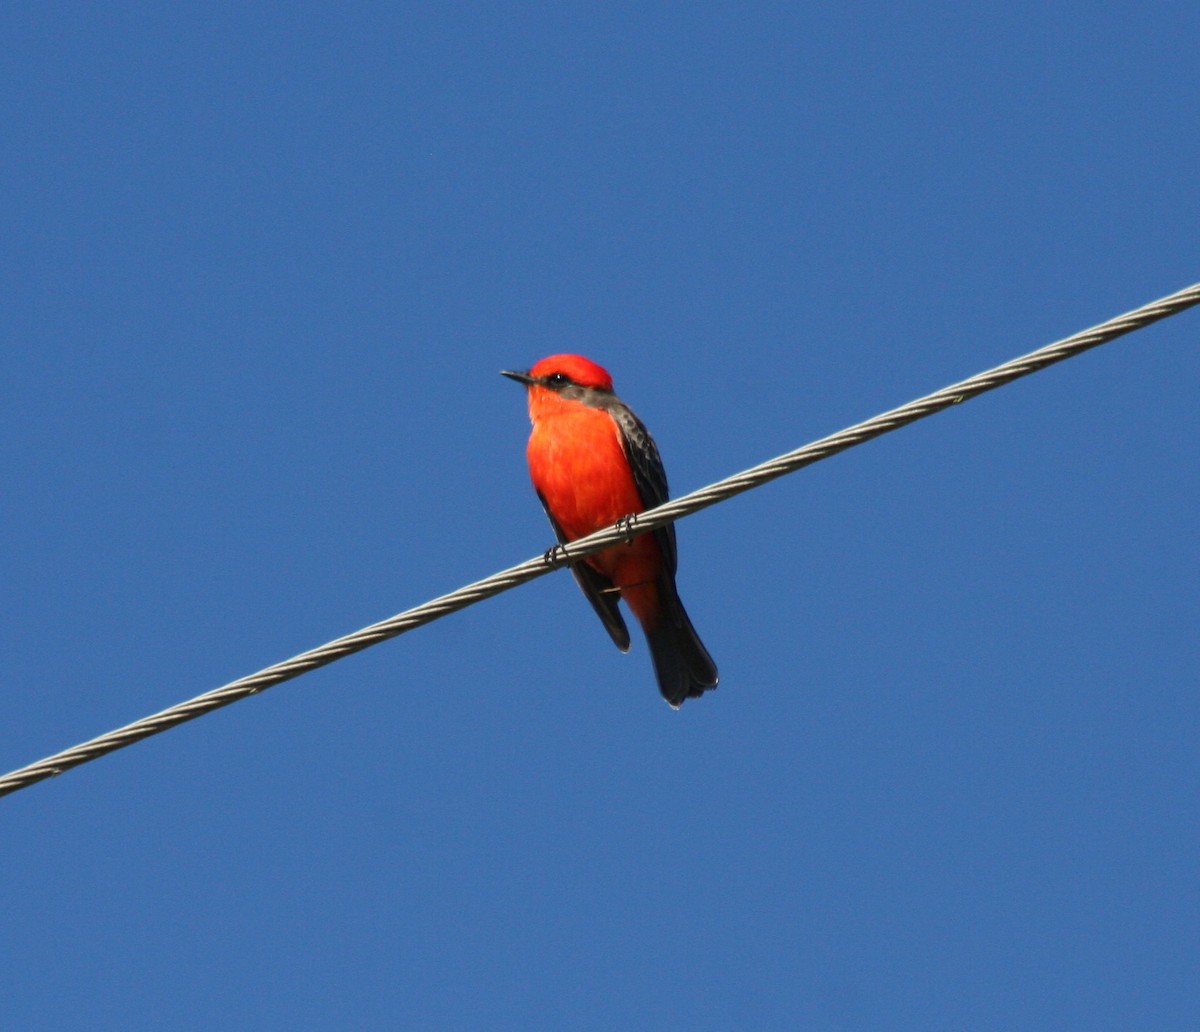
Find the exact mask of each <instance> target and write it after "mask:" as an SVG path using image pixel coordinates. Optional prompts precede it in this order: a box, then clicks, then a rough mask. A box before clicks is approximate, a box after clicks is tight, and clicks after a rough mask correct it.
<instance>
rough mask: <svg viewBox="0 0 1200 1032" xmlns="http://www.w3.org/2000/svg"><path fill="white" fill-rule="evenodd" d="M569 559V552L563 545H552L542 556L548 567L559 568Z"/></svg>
mask: <svg viewBox="0 0 1200 1032" xmlns="http://www.w3.org/2000/svg"><path fill="white" fill-rule="evenodd" d="M566 557H567V550H566V548H565V547H564V546H562V545H551V546H550V547H549V548H547V549H546V551H545V553H544V554H543V555H542V562H544V563H545V564H546V565H547V566H558V565H559V564H560V563H561V562H562V561H563V560H564V559H566Z"/></svg>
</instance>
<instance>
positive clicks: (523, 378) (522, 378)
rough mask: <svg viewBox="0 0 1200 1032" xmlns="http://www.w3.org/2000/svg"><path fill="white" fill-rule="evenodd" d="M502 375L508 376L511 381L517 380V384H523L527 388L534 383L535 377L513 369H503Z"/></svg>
mask: <svg viewBox="0 0 1200 1032" xmlns="http://www.w3.org/2000/svg"><path fill="white" fill-rule="evenodd" d="M500 375H501V376H507V377H508V378H509V379H510V380H516V381H517V383H523V384H525V386H526V387H528V386H529V385H530V384H531V383H533V382H534V379H533V377H532V376H530V375H529V374H528V373H522V372H517V371H515V370H512V369H501V370H500Z"/></svg>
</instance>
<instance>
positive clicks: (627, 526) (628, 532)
mask: <svg viewBox="0 0 1200 1032" xmlns="http://www.w3.org/2000/svg"><path fill="white" fill-rule="evenodd" d="M636 525H637V513H636V512H627V513H626V514H625V515H624V516H622V517H621V518H620V519H619V520H617V522H616V524H615V526H616V528H617V530H619V531H620V532H621V533H622V534H623V535H624V536H625V544H627V545H628V544H632V543H633V528H634V527H635V526H636Z"/></svg>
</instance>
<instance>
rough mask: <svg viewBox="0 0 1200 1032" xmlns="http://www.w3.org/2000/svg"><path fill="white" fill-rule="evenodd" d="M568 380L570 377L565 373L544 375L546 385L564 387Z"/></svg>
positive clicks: (569, 380)
mask: <svg viewBox="0 0 1200 1032" xmlns="http://www.w3.org/2000/svg"><path fill="white" fill-rule="evenodd" d="M570 382H571V379H570V377H568V376H567V375H566V374H565V373H551V374H550V375H549V376H547V377H546V386H547V387H565V386H566V385H567V384H569V383H570Z"/></svg>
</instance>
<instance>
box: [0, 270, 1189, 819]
mask: <svg viewBox="0 0 1200 1032" xmlns="http://www.w3.org/2000/svg"><path fill="white" fill-rule="evenodd" d="M1196 304H1200V283H1196V284H1193V285H1192V286H1190V287H1186V288H1184V289H1183V290H1180V291H1178V292H1176V293H1174V294H1170V295H1168V296H1167V297H1164V298H1160V299H1159V300H1157V301H1152V302H1150V303H1149V304H1146V305H1143V306H1142V307H1140V308H1136V309H1134V310H1133V311H1131V312H1126V313H1125V314H1124V315H1119V316H1117V317H1115V318H1113V319H1109V320H1108V321H1107V322H1103V323H1100V324H1099V325H1097V326H1093V327H1091V328H1090V329H1086V330H1082V331H1080V332H1079V333H1075V334H1072V335H1071V336H1070V337H1065V338H1064V339H1062V340H1060V341H1056V342H1055V343H1053V344H1047V345H1046V346H1045V347H1042V348H1039V349H1038V350H1037V351H1032V352H1030V353H1029V354H1027V355H1022V356H1020V357H1019V358H1014V359H1012V360H1010V361H1008V362H1005V363H1004V364H1003V365H998V366H996V367H995V368H994V369H988V370H986V371H984V372H982V373H977V374H976V375H975V376H971V377H968V378H967V379H966V380H962V381H960V382H959V383H955V384H951V385H950V386H949V387H943V388H942V389H941V390H939V391H934V392H933V393H932V394H927V395H925V396H924V397H922V398H918V399H916V400H915V401H910V402H909V403H908V404H907V405H901V406H899V407H898V408H894V409H891V410H890V411H888V412H884V413H881V414H880V415H878V416H874V417H873V418H871V419H867V420H865V421H863V422H861V423H856V424H855V425H854V426H850V427H847V428H846V429H844V430H839V431H838V432H837V433H834V434H830V435H829V436H827V437H822V438H821V439H820V440H817V441H813V442H812V443H811V444H806V445H804V446H803V447H801V448H797V449H795V450H794V451H790V452H787V453H786V454H783V455H779V456H777V457H776V458H773V459H769V460H768V461H766V462H763V463H760V464H759V465H757V466H753V467H751V468H750V469H747V470H744V471H743V472H741V473H735V474H734V475H733V476H730V477H726V478H725V479H724V480H720V481H718V482H717V483H715V484H710V485H708V486H707V487H702V488H700V489H699V490H696V491H693V492H691V493H690V494H686V495H682V496H680V497H679V498H676V499H674V500H672V501H669V502H666V503H664V504H663V505H660V506H658V507H657V508H654V509H648V510H646V511H645V512H643V513H640V514H638V515H637V516H636V517H632V518H629V519H626V520H622V521H621V522H620V523H618V524H617V525H615V526H613V527H607V528H605V529H604V530H599V531H597V532H596V533H594V534H590V535H588V536H587V537H585V538H580V539H579V540H577V541H573V542H571V544H570V546H563V545H556V546H554V547H553V548H552V549H551V550H550V551H549V552H547V553H546V555H544V556H541V557H538V558H535V559H528V560H526V561H525V562H523V563H521V564H519V565H517V566H512V567H509V568H508V569H507V570H501V571H500V572H499V573H495V574H493V575H492V576H490V577H485V578H484V579H483V580H480V581H475V583H473V584H468V585H466V586H465V587H462V588H459V589H458V590H457V591H452V592H450V593H449V594H447V595H442V596H440V597H438V598H435V599H431V600H430V601H428V602H425V603H423V604H422V605H419V606H416V607H415V608H413V609H408V610H405V611H404V612H402V613H398V614H397V615H395V616H393V617H390V618H388V619H387V620H381V621H380V622H379V623H375V624H371V625H370V626H369V627H364V628H363V629H362V630H359V631H355V632H354V633H353V634H347V635H345V636H344V637H341V638H337V639H335V640H333V641H331V642H328V643H326V644H324V645H321V646H319V647H317V648H315V649H310V650H309V651H307V652H302V653H301V654H300V655H298V656H293V657H292V658H291V659H287V660H284V661H283V662H282V663H276V664H274V665H273V666H269V667H266V668H265V669H263V670H259V671H258V672H257V673H254V674H250V675H249V676H247V677H242V678H239V679H238V680H236V681H231V682H230V683H229V684H226V685H223V686H222V687H220V688H214V689H213V690H212V691H209V692H205V693H204V694H203V695H198V696H196V697H195V698H194V699H189V700H187V701H186V702H181V703H179V704H177V705H175V706H172V707H170V708H169V709H165V710H162V711H161V712H159V713H155V714H152V715H151V716H148V717H143V718H142V719H141V720H137V721H134V722H133V723H132V724H126V725H125V726H124V727H120V728H117V729H116V730H114V731H109V732H108V733H107V734H103V735H100V736H99V737H98V738H93V739H91V740H90V741H87V742H83V743H81V744H79V745H76V746H73V747H72V748H70V749H65V750H63V751H62V752H59V753H55V754H54V755H53V756H48V757H46V758H45V759H42V760H38V761H37V762H36V763H31V764H29V765H28V766H25V767H21V768H19V769H17V770H14V771H12V772H11V773H9V774H6V775H4V776H3V777H0V796H5V795H8V794H10V793H12V792H16V791H18V790H20V789H22V788H27V787H28V786H30V785H33V784H36V783H37V782H39V781H42V780H44V779H46V778H50V777H54V776H55V775H57V774H61V773H62V772H63V771H65V770H69V769H70V768H71V767H77V766H79V765H80V764H82V763H88V762H90V761H92V760H95V759H98V758H99V757H101V756H104V755H105V754H107V753H110V752H114V751H115V750H117V749H122V748H124V747H125V746H127V745H132V744H133V743H134V742H137V741H140V740H141V739H143V738H149V737H150V736H151V735H156V734H158V733H160V732H162V731H166V730H168V729H169V728H172V727H175V726H176V725H178V724H183V723H185V722H186V721H189V720H193V719H195V718H196V717H199V716H203V715H204V714H205V713H210V712H211V711H213V710H215V709H220V708H221V707H222V706H228V705H229V704H230V703H233V702H237V701H238V700H239V699H244V698H246V697H248V696H250V695H255V694H257V693H258V692H261V691H265V690H266V689H267V688H270V687H272V686H274V685H277V684H281V683H282V682H284V681H289V680H291V679H292V678H294V677H299V676H300V675H301V674H304V673H307V672H308V671H310V670H316V669H317V668H319V667H323V666H326V665H327V664H329V663H332V662H334V661H335V660H338V659H342V658H343V657H345V656H349V655H352V654H354V653H355V652H361V651H362V650H363V649H366V648H369V647H370V646H372V645H377V644H379V643H380V642H383V641H387V640H388V639H389V638H395V637H396V636H397V635H400V634H403V633H404V632H405V631H411V630H413V629H414V628H416V627H420V626H422V625H423V624H427V623H430V622H432V621H433V620H437V619H439V618H441V617H443V616H447V615H448V614H450V613H454V612H457V611H458V610H460V609H465V608H466V607H467V606H470V605H474V604H475V603H476V602H481V601H483V600H484V599H487V598H491V597H492V596H493V595H498V594H500V592H502V591H507V590H509V589H510V588H515V587H517V586H518V585H520V584H524V583H526V582H527V581H531V580H534V579H535V578H537V577H541V576H543V575H545V574H547V573H549V572H550V571H551V570H554V569H558V568H561V567H562V566H566V565H571V564H573V563H576V562H579V561H580V560H581V559H584V558H586V557H587V556H589V555H592V554H594V553H596V552H599V551H601V550H602V549H604V548H607V547H608V546H610V545H614V544H617V543H618V542H620V541H625V540H628V539H629V538H630V537H631V536H632V534H633V533H644V532H646V531H650V530H654V529H656V528H658V527H661V526H664V525H665V524H667V523H670V522H672V521H674V520H677V519H680V518H682V517H683V516H688V515H690V514H691V513H694V512H698V511H699V510H701V509H705V508H707V507H708V506H710V505H715V504H717V503H718V502H721V501H724V500H726V499H728V498H732V497H733V496H734V495H738V494H741V493H742V492H743V491H749V490H751V489H752V488H755V487H759V486H761V485H762V484H765V483H767V482H769V481H771V480H775V479H776V478H778V477H782V476H784V475H786V474H788V473H794V472H795V471H796V470H798V469H803V468H804V467H805V466H808V465H811V464H812V463H814V462H819V461H820V460H821V459H826V458H829V457H830V456H831V455H836V454H837V453H838V452H841V451H845V450H846V449H847V448H853V447H854V446H855V445H858V444H862V443H864V442H866V441H869V440H871V439H872V438H875V437H879V436H881V435H883V434H886V433H890V432H891V431H892V430H896V429H899V428H900V427H902V426H907V425H908V424H909V423H912V422H915V421H916V420H918V419H924V418H925V417H926V416H931V415H933V414H934V413H936V412H941V411H942V410H943V409H946V408H949V407H951V406H952V405H957V404H960V403H961V402H963V401H966V400H968V399H969V398H973V397H975V396H977V395H979V394H983V393H985V392H986V391H990V390H995V389H996V388H997V387H1002V386H1004V385H1005V384H1008V383H1011V382H1012V381H1013V380H1017V379H1020V378H1021V377H1022V376H1028V375H1029V374H1030V373H1035V372H1037V371H1038V370H1041V369H1045V368H1046V367H1047V366H1050V365H1054V364H1055V363H1056V362H1061V361H1063V360H1065V359H1068V358H1073V357H1075V356H1076V355H1079V354H1082V353H1083V352H1084V351H1087V350H1089V349H1091V348H1094V347H1097V346H1098V345H1100V344H1105V343H1107V342H1108V341H1111V340H1114V339H1116V338H1117V337H1120V336H1123V335H1124V334H1126V333H1129V332H1131V331H1133V330H1137V329H1141V328H1142V327H1144V326H1148V325H1150V324H1151V323H1154V322H1157V321H1158V320H1160V319H1165V318H1167V317H1168V316H1172V315H1176V314H1177V313H1179V312H1182V311H1184V310H1185V309H1187V308H1191V307H1192V306H1194V305H1196ZM635 528H636V529H635Z"/></svg>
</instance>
